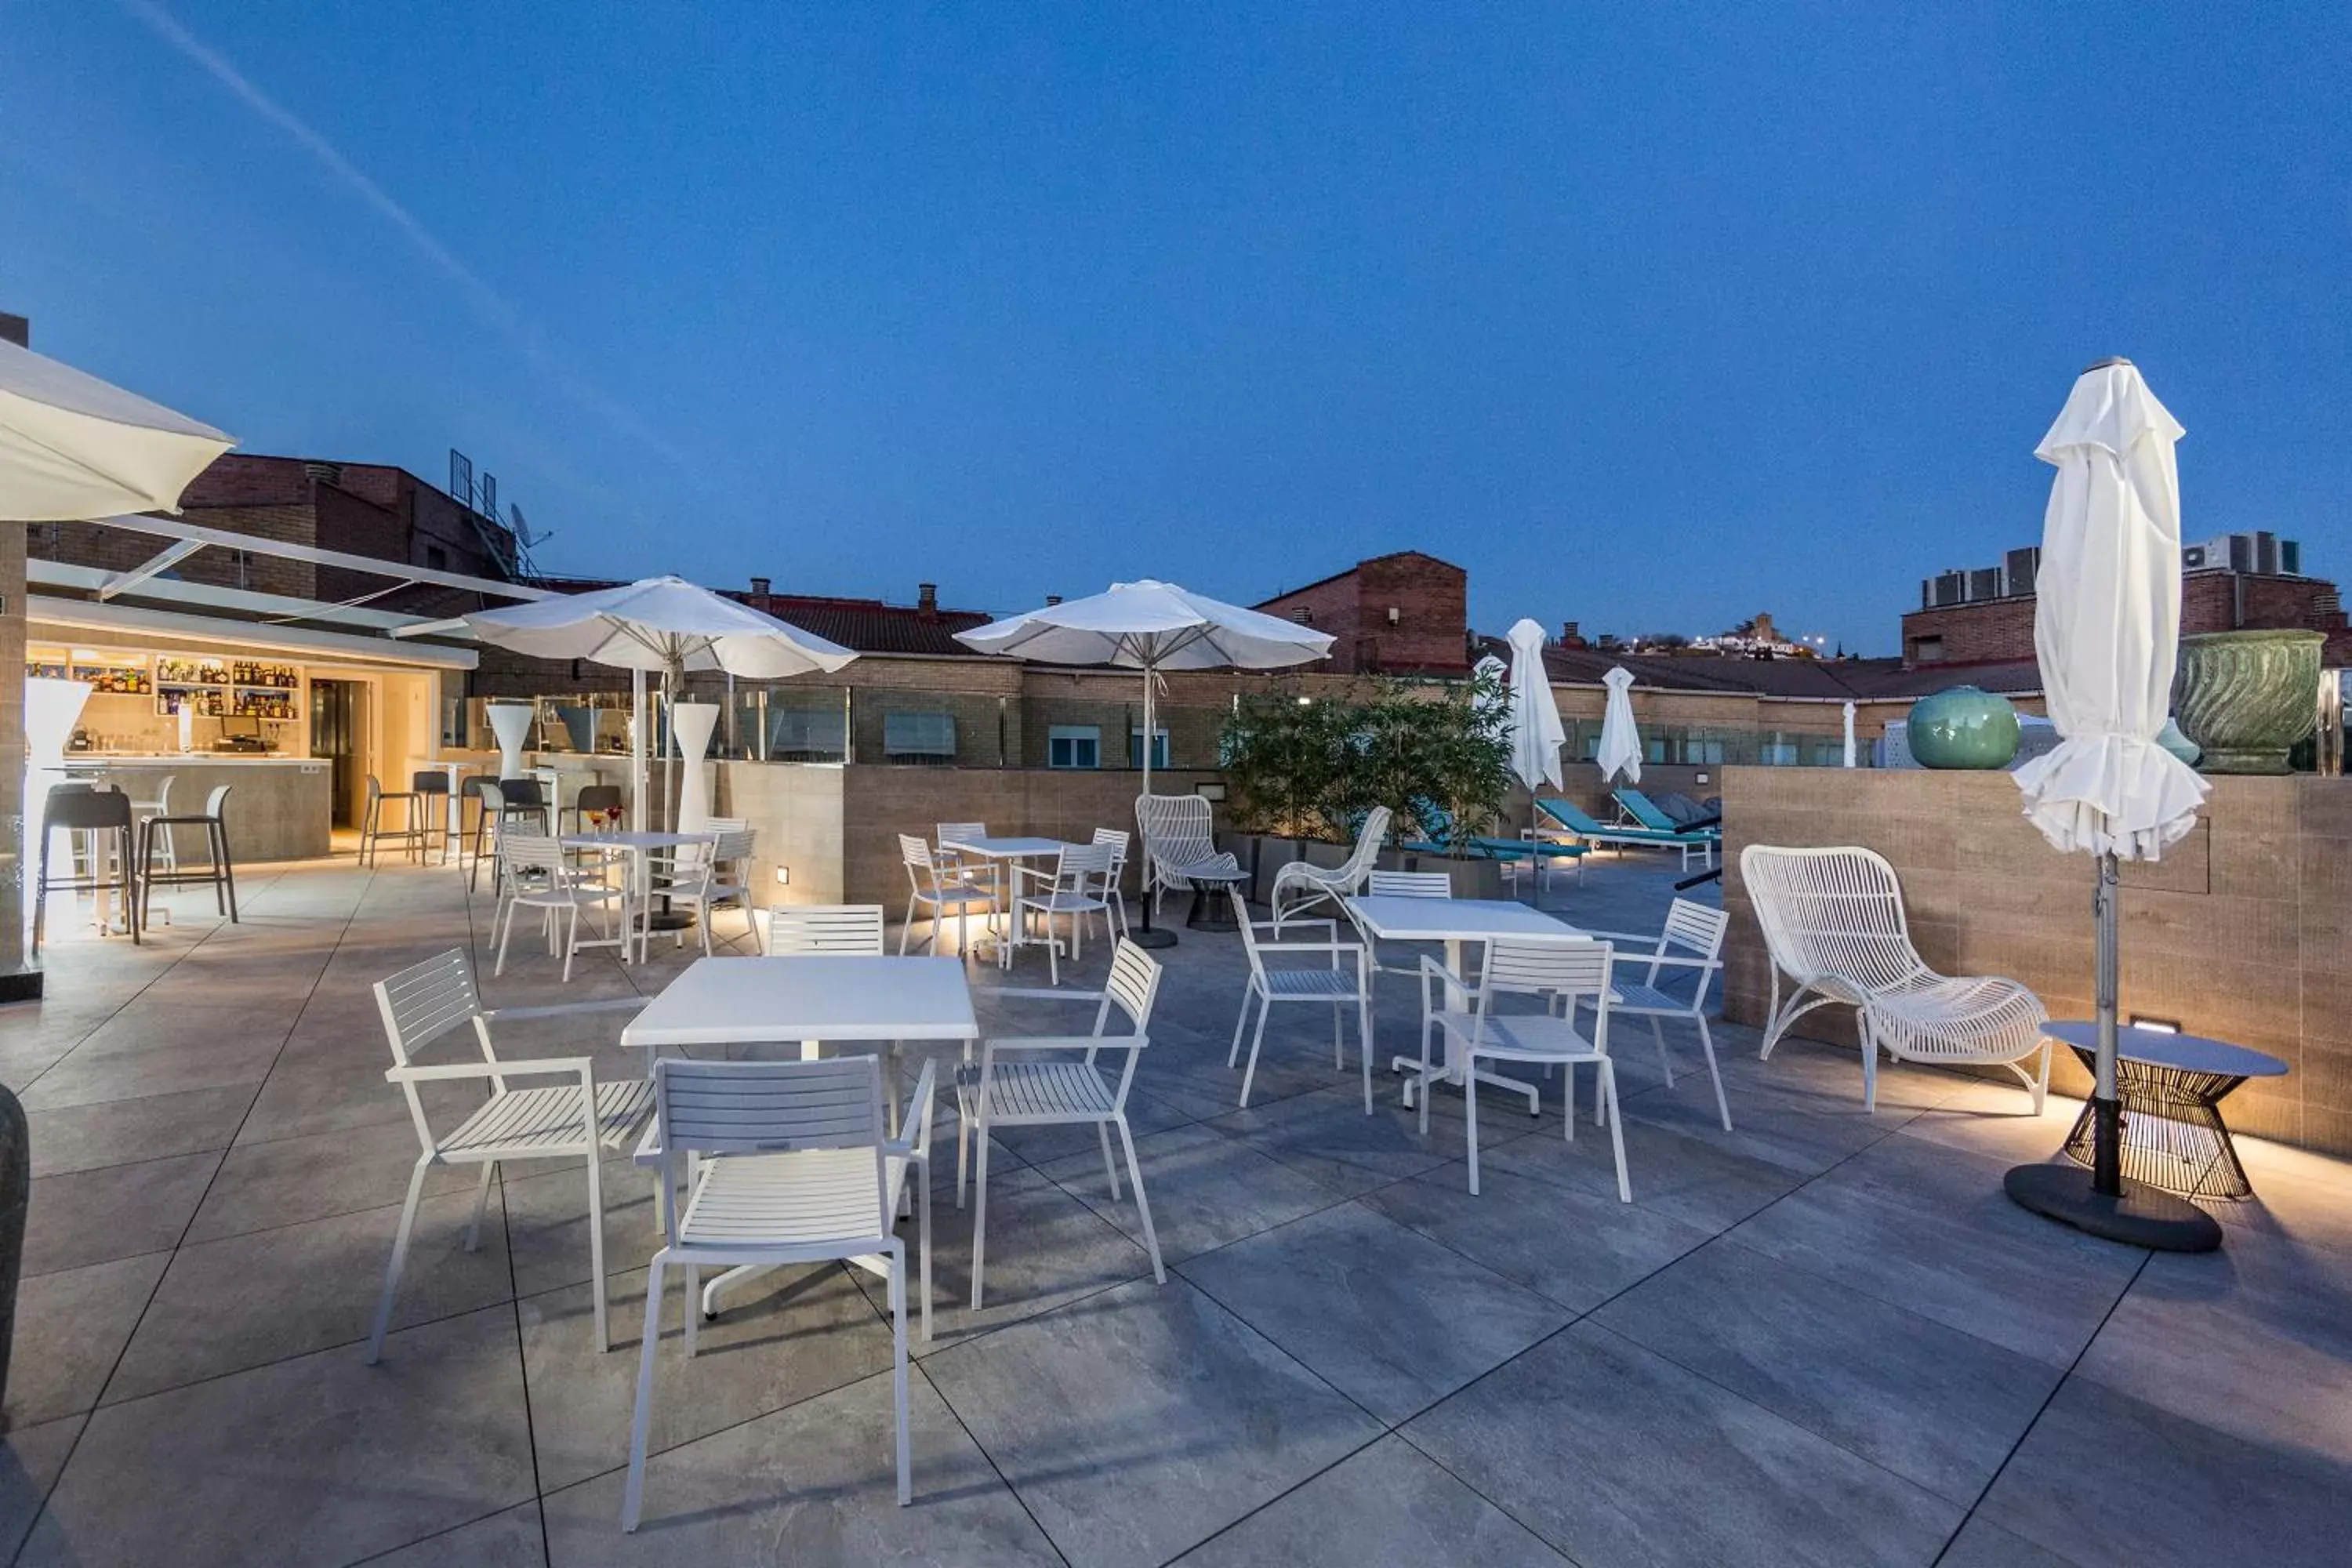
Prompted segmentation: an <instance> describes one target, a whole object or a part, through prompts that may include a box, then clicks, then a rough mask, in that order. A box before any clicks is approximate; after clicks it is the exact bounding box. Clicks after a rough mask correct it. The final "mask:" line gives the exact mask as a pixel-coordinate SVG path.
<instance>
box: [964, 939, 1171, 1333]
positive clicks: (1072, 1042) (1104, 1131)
mask: <svg viewBox="0 0 2352 1568" xmlns="http://www.w3.org/2000/svg"><path fill="white" fill-rule="evenodd" d="M1159 994H1160V965H1159V963H1157V962H1155V961H1154V960H1153V959H1152V957H1151V956H1150V954H1149V953H1147V952H1144V951H1143V950H1142V949H1141V948H1139V947H1138V946H1136V945H1135V944H1134V943H1133V942H1128V941H1126V940H1125V939H1124V938H1122V939H1121V940H1120V942H1119V943H1118V947H1117V948H1115V949H1114V950H1112V952H1111V959H1110V978H1109V979H1108V980H1107V981H1105V982H1104V983H1103V994H1102V1003H1101V1005H1099V1006H1097V1008H1096V1009H1095V1026H1094V1032H1093V1033H1092V1034H1087V1035H1063V1036H1045V1037H1029V1038H1024V1039H993V1040H990V1041H988V1042H987V1043H986V1044H984V1045H983V1046H982V1047H981V1056H980V1060H979V1062H978V1063H977V1064H973V1063H969V1062H968V1063H966V1064H965V1065H964V1066H962V1067H961V1068H957V1069H956V1206H957V1207H958V1208H961V1207H962V1206H963V1195H964V1173H965V1170H966V1168H967V1166H968V1165H970V1163H971V1148H972V1145H973V1143H974V1142H975V1141H977V1142H978V1143H979V1146H980V1157H979V1164H980V1170H979V1177H978V1182H979V1197H978V1199H977V1206H976V1207H975V1208H974V1209H973V1211H972V1216H971V1310H973V1311H975V1312H976V1311H978V1310H980V1302H981V1265H982V1258H983V1256H984V1252H985V1247H986V1242H987V1237H988V1138H989V1133H990V1132H991V1131H992V1130H993V1129H996V1128H1000V1127H1085V1126H1089V1125H1091V1126H1092V1127H1093V1128H1094V1129H1095V1132H1096V1136H1097V1138H1098V1139H1099V1141H1100V1142H1101V1143H1102V1156H1103V1171H1104V1173H1106V1174H1107V1175H1108V1176H1109V1177H1110V1195H1111V1197H1112V1198H1113V1199H1114V1200H1116V1199H1117V1198H1118V1195H1119V1193H1118V1161H1117V1160H1115V1159H1114V1158H1113V1157H1112V1155H1111V1148H1110V1132H1111V1129H1112V1128H1114V1127H1116V1128H1117V1129H1118V1142H1119V1147H1120V1148H1121V1149H1123V1150H1124V1151H1126V1153H1127V1175H1128V1180H1129V1182H1130V1183H1131V1184H1133V1185H1134V1187H1135V1213H1136V1217H1137V1218H1138V1219H1139V1221H1140V1222H1141V1223H1142V1226H1143V1245H1144V1247H1145V1248H1146V1249H1147V1250H1149V1251H1150V1254H1151V1277H1152V1279H1155V1280H1157V1281H1159V1282H1160V1284H1163V1285H1164V1284H1166V1283H1167V1282H1168V1272H1167V1270H1166V1269H1165V1268H1161V1267H1160V1237H1159V1233H1158V1232H1156V1231H1154V1230H1153V1229H1152V1227H1151V1205H1150V1202H1149V1201H1148V1200H1147V1199H1146V1198H1145V1197H1144V1195H1143V1168H1142V1166H1140V1165H1139V1164H1138V1163H1136V1158H1135V1134H1134V1132H1133V1131H1131V1130H1130V1129H1129V1127H1128V1124H1127V1091H1128V1089H1129V1085H1131V1084H1132V1083H1133V1082H1134V1081H1135V1064H1136V1062H1137V1061H1138V1059H1139V1058H1141V1056H1142V1055H1143V1048H1144V1047H1146V1046H1149V1045H1150V1043H1151V1007H1152V1004H1153V1002H1154V1001H1155V1000H1156V999H1157V998H1158V996H1159ZM1114 1007H1116V1008H1117V1009H1118V1011H1119V1012H1121V1013H1123V1014H1125V1015H1126V1016H1127V1033H1125V1034H1123V1035H1112V1034H1107V1033H1106V1032H1105V1031H1106V1030H1107V1029H1108V1027H1109V1025H1110V1016H1111V1010H1112V1009H1113V1008H1114ZM1114 1051H1116V1052H1118V1053H1120V1054H1121V1055H1122V1056H1123V1058H1125V1059H1123V1060H1122V1061H1121V1062H1120V1063H1119V1065H1118V1080H1117V1081H1116V1082H1113V1081H1111V1080H1109V1079H1106V1078H1105V1077H1104V1076H1103V1066H1104V1063H1103V1060H1102V1058H1104V1056H1105V1055H1107V1054H1108V1053H1110V1052H1114ZM1000 1058H1004V1059H1000Z"/></svg>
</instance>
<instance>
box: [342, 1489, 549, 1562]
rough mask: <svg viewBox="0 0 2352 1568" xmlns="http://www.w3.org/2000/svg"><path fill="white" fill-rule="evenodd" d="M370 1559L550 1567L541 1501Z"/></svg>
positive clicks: (518, 1506)
mask: <svg viewBox="0 0 2352 1568" xmlns="http://www.w3.org/2000/svg"><path fill="white" fill-rule="evenodd" d="M367 1562H368V1568H547V1539H546V1532H545V1531H544V1529H543V1528H542V1527H541V1524H540V1520H539V1500H538V1499H537V1498H533V1499H532V1500H530V1501H529V1502H526V1503H519V1504H517V1505H516V1506H515V1507H513V1508H510V1509H507V1510H503V1511H502V1512H499V1513H494V1514H492V1515H490V1517H489V1518H488V1519H478V1520H476V1521H474V1522H473V1523H471V1524H461V1525H459V1526H458V1527H457V1529H455V1530H452V1531H447V1532H446V1533H444V1534H441V1535H436V1536H433V1537H431V1538H429V1539H427V1540H425V1541H420V1542H417V1543H416V1544H415V1545H414V1546H404V1547H402V1548H401V1549H400V1550H399V1551H397V1552H386V1553H385V1554H384V1555H383V1556H382V1557H371V1558H369V1559H368V1560H367Z"/></svg>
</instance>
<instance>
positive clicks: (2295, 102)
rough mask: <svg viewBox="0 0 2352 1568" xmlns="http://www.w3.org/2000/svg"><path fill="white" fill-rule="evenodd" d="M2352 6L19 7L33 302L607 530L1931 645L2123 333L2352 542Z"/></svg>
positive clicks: (624, 567) (311, 433)
mask: <svg viewBox="0 0 2352 1568" xmlns="http://www.w3.org/2000/svg"><path fill="white" fill-rule="evenodd" d="M2347 82H2352V27H2347V25H2346V21H2345V12H2344V11H2343V9H2342V8H2341V6H2340V5H2315V6H2308V7H2299V6H2290V5H2266V6H2262V7H2237V6H2226V5H2223V6H2214V5H2109V6H2088V5H2051V4H2049V3H2047V0H2041V3H2036V4H2021V5H1971V6H1966V7H1958V6H1950V7H1948V6H1902V5H1893V6H1890V5H1861V4H1856V5H1790V4H1784V5H1769V6H1758V7H1755V8H1753V9H1731V8H1718V7H1700V6H1686V5H1607V6H1602V5H1550V6H1545V5H1504V6H1481V7H1477V8H1475V9H1473V8H1467V7H1465V8H1460V9H1456V8H1454V7H1448V6H1433V5H1407V4H1397V5H1381V4H1370V3H1362V0H1351V3H1348V4H1335V5H1249V6H1243V5H1232V6H1228V5H1209V4H1200V5H1192V4H1184V5H1108V4H1084V5H1079V4H1073V5H1046V4H1034V3H1033V4H1017V5H991V4H973V5H928V6H919V7H918V6H891V5H851V4H843V5H786V4H734V5H719V4H708V3H705V4H685V3H679V0H639V3H635V4H629V5H613V4H598V3H593V0H587V3H572V4H561V5H559V4H553V3H543V4H525V3H513V4H491V5H485V4H482V3H480V0H401V3H400V4H394V5H359V4H328V3H324V0H169V3H168V5H162V6H159V5H151V4H146V3H144V0H0V310H16V311H18V312H21V313H25V314H28V315H30V316H31V317H32V318H33V324H34V343H35V346H36V347H37V348H40V349H42V350H44V351H45V352H47V353H52V354H55V355H57V356H58V357H61V358H64V359H67V360H69V361H71V362H74V363H78V364H80V365H82V366H83V367H85V368H87V369H89V370H91V371H93V372H96V373H98V374H102V375H105V376H108V377H110V378H111V379H114V380H117V381H120V382H122V383H123V384H127V385H129V386H131V387H132V388H134V389H136V390H139V391H141V392H143V393H145V394H147V395H151V396H154V397H156V398H159V399H161V400H163V401H164V402H166V403H169V404H172V405H174V406H177V407H179V408H182V409H184V410H185V411H186V412H188V413H191V414H194V415H196V416H200V417H203V418H205V419H209V420H211V421H212V422H214V423H215V424H217V425H219V426H223V427H224V428H226V429H228V430H230V431H232V432H234V433H235V434H236V436H238V437H240V438H241V440H242V442H243V444H244V445H245V446H246V447H247V448H248V449H251V450H255V451H262V452H274V453H292V454H299V455H304V456H320V457H333V458H345V459H354V460H367V461H375V462H391V463H397V464H401V465H404V466H405V467H407V468H412V469H414V470H415V471H416V472H417V473H419V474H421V475H423V476H425V478H427V479H433V480H435V481H436V482H437V481H439V480H441V479H443V478H444V477H445V476H446V471H447V460H446V450H447V448H448V447H451V446H453V445H454V446H457V447H463V448H464V449H466V450H467V451H468V452H469V453H471V454H472V456H473V457H474V458H475V460H476V463H477V464H478V466H480V467H486V468H490V469H492V470H494V471H495V472H496V473H497V474H498V476H499V480H500V482H501V487H502V492H503V494H504V496H505V497H506V498H508V499H510V500H519V501H520V502H521V503H522V505H523V507H524V509H525V510H526V511H527V512H528V513H529V514H530V517H531V519H532V520H533V521H534V522H535V523H536V524H537V525H538V526H539V527H540V528H541V529H552V530H553V531H554V535H555V536H554V538H553V539H552V541H551V542H550V543H549V544H548V545H547V546H546V547H545V549H544V550H543V551H542V552H541V562H542V564H543V565H546V566H548V567H550V568H551V569H555V570H565V571H572V572H576V573H582V574H644V573H650V572H655V571H665V570H667V571H676V572H679V573H682V574H687V575H688V576H692V577H696V578H698V579H700V580H703V581H706V582H710V583H714V584H721V585H730V584H741V583H743V582H744V581H745V580H746V579H747V578H748V577H749V576H750V575H751V574H754V573H758V574H762V575H766V576H771V577H772V578H774V579H775V580H776V583H777V586H778V587H779V588H780V589H782V588H791V589H797V590H802V591H807V592H815V593H848V594H874V595H884V596H887V597H890V598H893V599H900V600H907V599H911V598H912V596H913V593H914V588H915V584H916V583H917V581H918V580H935V581H937V582H938V583H939V584H940V592H941V595H942V598H943V599H944V600H945V601H946V602H947V603H949V604H950V605H960V606H971V607H974V608H980V609H988V610H1013V609H1018V608H1022V607H1025V606H1026V605H1029V604H1031V603H1034V601H1035V600H1036V599H1037V598H1038V597H1039V596H1040V595H1044V594H1045V593H1048V592H1058V593H1062V594H1066V595H1077V594H1082V593H1087V592H1091V591H1093V590H1094V589H1096V588H1097V587H1099V586H1101V585H1102V584H1106V583H1108V582H1109V581H1111V580H1113V579H1114V578H1118V577H1129V576H1137V575H1144V574H1153V575H1160V576H1165V577H1171V578H1173V579H1175V580H1177V581H1179V582H1182V583H1184V584H1188V585H1190V586H1192V587H1195V588H1199V589H1201V590H1202V591H1204V592H1209V593H1213V594H1218V595H1224V596H1228V597H1234V598H1239V599H1242V600H1244V601H1247V600H1249V599H1253V598H1257V597H1262V596H1265V595H1270V594H1272V593H1273V592H1275V591H1276V590H1277V589H1279V588H1281V587H1283V586H1285V585H1286V584H1287V585H1296V584H1299V583H1301V582H1304V581H1306V580H1307V579H1309V578H1312V577H1316V576H1319V575H1321V574H1325V573H1328V572H1330V571H1333V570H1336V569H1338V568H1340V567H1343V566H1345V565H1346V564H1348V563H1349V562H1350V561H1352V560H1354V559H1356V558H1357V557H1358V556H1360V555H1364V554H1370V553H1374V552H1381V551H1387V550H1396V549H1402V548H1419V549H1423V550H1427V551H1430V552H1434V553H1436V554H1440V555H1443V556H1445V557H1447V558H1448V559H1450V560H1453V561H1455V562H1458V563H1461V564H1463V565H1464V566H1465V567H1467V568H1468V569H1469V571H1470V574H1471V584H1472V613H1473V618H1474V620H1475V622H1477V623H1478V624H1479V625H1481V626H1485V627H1487V628H1489V629H1495V630H1499V629H1501V628H1502V627H1503V626H1506V625H1507V624H1508V623H1509V622H1510V621H1511V620H1513V619H1515V618H1517V616H1521V615H1532V616H1536V617H1537V618H1538V619H1539V620H1541V621H1544V622H1545V623H1547V624H1553V623H1557V622H1559V621H1560V620H1562V619H1567V618H1574V619H1578V620H1580V621H1582V622H1583V623H1584V624H1585V626H1587V628H1588V629H1601V628H1609V629H1614V630H1618V631H1622V632H1636V631H1645V630H1679V631H1684V632H1703V631H1713V630H1719V629H1721V628H1722V627H1724V626H1727V625H1728V624H1729V623H1731V622H1732V621H1734V620H1736V619H1738V617H1740V616H1745V615H1748V614H1751V613H1753V612H1755V611H1757V610H1759V609H1769V610H1771V611H1772V612H1773V613H1774V614H1775V616H1776V617H1777V618H1778V620H1779V621H1780V625H1781V626H1782V627H1783V629H1784V630H1788V631H1792V632H1819V633H1822V634H1825V635H1827V636H1829V637H1832V638H1843V640H1844V641H1845V642H1846V644H1847V645H1848V646H1849V647H1859V648H1862V649H1865V650H1868V651H1874V652H1887V651H1892V650H1893V649H1894V647H1895V617H1896V616H1897V615H1898V614H1899V613H1900V612H1901V611H1902V610H1903V609H1904V608H1906V606H1908V605H1911V604H1913V603H1915V602H1916V592H1917V589H1916V582H1917V579H1918V578H1919V577H1920V576H1922V575H1924V574H1928V573H1930V572H1932V571H1934V570H1935V569H1937V568H1938V567H1942V566H1946V565H1955V564H1959V565H1966V564H1982V563H1990V562H1992V561H1993V560H1995V559H1997V557H1998V554H1999V552H2000V551H2001V550H2002V549H2003V548H2005V547H2007V546H2010V545H2012V544H2019V543H2025V542H2032V540H2034V539H2036V538H2037V537H2038V536H2039V532H2040V528H2041V513H2042V500H2043V498H2044V495H2045V494H2046V489H2047V481H2046V479H2045V477H2044V476H2045V474H2046V472H2047V470H2045V469H2043V468H2042V467H2041V466H2040V465H2039V464H2037V463H2035V462H2034V461H2033V459H2032V455H2031V454H2032V447H2033V445H2034V442H2035V441H2036V439H2037V438H2038V437H2040V436H2041V434H2042V430H2043V429H2044V428H2045V426H2047V424H2048V422H2049V420H2050V419H2051V417H2052V416H2053V415H2054V414H2055V413H2056V412H2057V410H2058V408H2059V405H2061V404H2062V403H2063V401H2064V398H2065V395H2066V390H2067V386H2068V384H2069V383H2070V381H2071V379H2072V377H2073V376H2074V373H2075V372H2076V371H2077V370H2078V369H2079V368H2081V366H2083V365H2084V363H2087V362H2088V361H2090V360H2092V359H2093V358H2095V357H2098V356H2101V355H2105V354H2109V353H2125V354H2129V355H2130V356H2132V357H2133V358H2135V359H2137V361H2138V362H2139V363H2140V364H2141V366H2142V367H2143V369H2145V371H2146V372H2147V375H2148V378H2149V380H2150V382H2151V384H2153V386H2154V387H2155V389H2156V391H2157V394H2158V396H2160V397H2162V398H2163V399H2164V400H2165V401H2166V402H2167V403H2168V405H2170V406H2171V407H2172V409H2173V411H2174V413H2175V414H2176V415H2178V416H2179V418H2180V420H2181V422H2182V423H2183V424H2184V425H2186V426H2188V428H2189V438H2188V440H2187V441H2186V442H2185V443H2184V445H2183V447H2182V448H2181V458H2180V461H2181V472H2182V478H2183V489H2184V493H2185V506H2186V513H2187V517H2186V530H2187V531H2188V533H2189V535H2190V536H2191V537H2192V538H2193V537H2203V536H2205V535H2208V534H2211V533H2217V532H2221V531H2227V530H2231V529H2252V528H2270V529H2275V530H2278V531H2281V532H2283V533H2285V534H2288V535H2290V536H2299V537H2301V538H2302V539H2304V540H2305V551H2306V562H2307V563H2308V564H2309V566H2310V568H2311V569H2313V570H2315V571H2317V572H2319V573H2322V574H2329V575H2337V576H2342V575H2345V574H2352V550H2347V548H2346V546H2347V529H2346V527H2345V519H2346V517H2347V506H2346V500H2345V498H2346V496H2347V492H2352V327H2347V323H2352V87H2347Z"/></svg>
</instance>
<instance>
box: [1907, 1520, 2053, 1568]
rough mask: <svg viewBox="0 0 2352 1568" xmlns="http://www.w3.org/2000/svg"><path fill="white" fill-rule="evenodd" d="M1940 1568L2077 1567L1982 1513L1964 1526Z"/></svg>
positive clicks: (1938, 1564)
mask: <svg viewBox="0 0 2352 1568" xmlns="http://www.w3.org/2000/svg"><path fill="white" fill-rule="evenodd" d="M1936 1568H2074V1563H2073V1562H2071V1561H2070V1560H2069V1559H2067V1558H2064V1557H2061V1556H2059V1555H2058V1554H2057V1553H2056V1552H2047V1551H2044V1550H2043V1549H2042V1548H2041V1547H2039V1546H2036V1545H2034V1544H2033V1542H2031V1541H2028V1540H2026V1539H2025V1538H2024V1537H2023V1536H2021V1535H2012V1534H2011V1533H2010V1532H2009V1531H2006V1530H2003V1529H2002V1528H2001V1527H2000V1526H1999V1525H1997V1524H1995V1523H1993V1522H1992V1521H1990V1520H1989V1519H1987V1518H1985V1516H1984V1515H1982V1514H1977V1515H1975V1516H1974V1517H1972V1518H1971V1519H1970V1520H1969V1521H1968V1523H1966V1524H1964V1525H1962V1526H1960V1532H1959V1534H1958V1535H1956V1536H1954V1537H1953V1538H1952V1544H1951V1545H1950V1546H1949V1547H1948V1548H1946V1549H1945V1552H1944V1555H1943V1556H1942V1557H1940V1558H1938V1559H1937V1562H1936Z"/></svg>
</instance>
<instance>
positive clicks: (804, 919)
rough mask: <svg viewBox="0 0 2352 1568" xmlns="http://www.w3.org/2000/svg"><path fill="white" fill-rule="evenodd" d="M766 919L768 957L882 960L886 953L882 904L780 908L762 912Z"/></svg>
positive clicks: (807, 905)
mask: <svg viewBox="0 0 2352 1568" xmlns="http://www.w3.org/2000/svg"><path fill="white" fill-rule="evenodd" d="M761 913H762V914H763V915H765V916H766V917H767V918H766V920H765V921H763V922H762V923H763V924H764V925H765V926H766V927H767V939H766V940H767V947H766V951H767V954H768V956H769V957H771V958H798V957H805V956H809V955H811V954H818V953H835V954H859V955H871V956H875V957H879V956H880V955H881V953H882V952H883V946H882V927H883V923H884V921H883V914H882V906H881V905H879V904H779V905H777V906H776V907H775V908H774V909H771V910H761Z"/></svg>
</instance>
